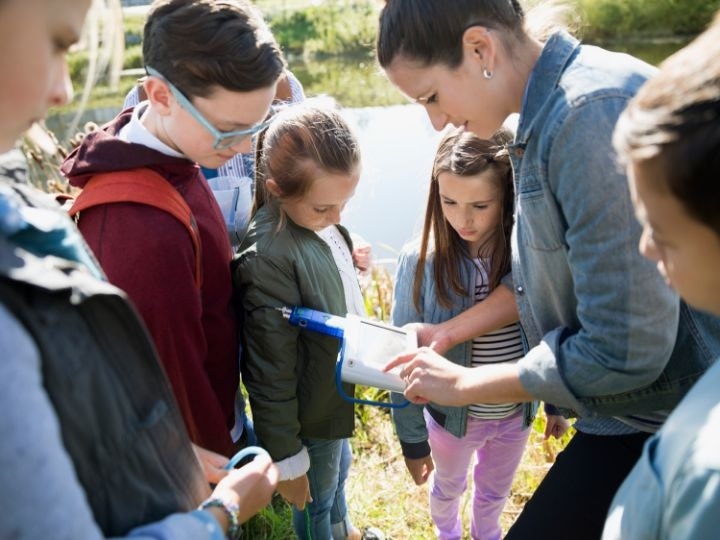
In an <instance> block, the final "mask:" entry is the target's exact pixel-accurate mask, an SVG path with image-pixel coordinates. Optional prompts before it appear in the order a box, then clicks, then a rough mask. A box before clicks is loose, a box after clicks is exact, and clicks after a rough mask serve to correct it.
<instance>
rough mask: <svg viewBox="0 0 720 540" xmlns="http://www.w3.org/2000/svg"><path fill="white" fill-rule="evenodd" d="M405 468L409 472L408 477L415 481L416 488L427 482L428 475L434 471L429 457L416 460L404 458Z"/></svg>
mask: <svg viewBox="0 0 720 540" xmlns="http://www.w3.org/2000/svg"><path fill="white" fill-rule="evenodd" d="M405 466H406V467H407V469H408V471H410V476H412V479H413V480H414V481H415V485H418V486H421V485H423V484H424V483H425V482H427V479H428V478H429V477H430V473H431V472H433V470H434V469H435V464H434V463H433V460H432V457H431V456H426V457H424V458H418V459H411V458H405Z"/></svg>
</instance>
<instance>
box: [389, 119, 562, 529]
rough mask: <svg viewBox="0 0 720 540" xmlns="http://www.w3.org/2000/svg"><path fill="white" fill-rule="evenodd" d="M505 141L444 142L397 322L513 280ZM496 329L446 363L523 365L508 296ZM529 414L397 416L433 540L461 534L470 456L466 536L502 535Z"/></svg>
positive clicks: (405, 274)
mask: <svg viewBox="0 0 720 540" xmlns="http://www.w3.org/2000/svg"><path fill="white" fill-rule="evenodd" d="M511 140H512V135H511V133H510V132H509V131H507V130H504V129H503V130H501V131H498V132H497V133H496V134H494V135H493V137H492V138H491V139H489V140H484V139H480V138H478V137H477V136H476V135H474V134H472V133H469V132H467V131H465V130H464V129H463V128H460V129H458V130H453V131H450V132H449V133H448V134H446V135H445V137H444V138H443V139H442V141H441V142H440V145H439V147H438V151H437V154H436V157H435V163H434V165H433V172H432V178H431V183H430V191H429V196H428V204H427V209H426V213H425V223H424V228H423V233H422V236H421V238H420V241H419V244H418V243H417V242H416V243H415V245H410V246H408V247H406V248H405V249H404V250H403V253H402V255H401V257H400V261H399V264H398V269H397V273H396V285H395V298H394V302H393V312H392V322H393V324H395V325H398V326H400V325H404V324H408V323H430V324H438V323H442V322H444V321H447V320H449V319H451V318H453V317H455V316H456V315H459V314H460V313H462V312H463V311H465V310H466V309H468V308H470V307H471V306H473V305H474V304H475V303H477V302H482V301H483V300H484V299H485V297H486V296H487V295H488V294H489V292H490V291H492V290H493V289H494V288H495V287H498V286H500V284H501V280H502V279H503V278H504V277H505V276H506V275H508V274H509V272H510V231H511V229H512V224H513V184H512V170H511V165H510V159H509V156H508V153H507V150H506V148H505V146H506V144H508V143H509V142H510V141H511ZM493 324H494V326H492V327H489V328H488V332H487V333H485V334H484V335H481V336H477V337H475V338H474V339H473V340H471V341H469V342H466V343H462V344H460V345H458V346H456V347H454V348H453V349H451V350H450V351H448V352H447V358H448V359H450V360H452V361H454V362H456V363H458V364H461V365H463V366H473V367H475V366H477V367H478V369H482V366H483V365H485V364H494V363H498V362H515V361H517V360H518V359H519V358H521V357H522V356H523V354H524V346H523V337H522V330H521V328H520V325H519V323H518V312H517V307H516V305H515V301H514V299H513V297H512V295H509V296H508V299H507V303H506V305H503V306H499V309H498V310H497V320H496V321H494V322H493ZM401 397H402V396H400V395H397V396H394V397H393V399H401ZM535 411H536V404H533V403H527V404H522V403H503V404H486V403H475V404H472V405H470V406H468V407H441V406H439V405H436V404H434V403H428V404H427V405H425V406H424V407H423V406H420V405H410V406H408V407H405V408H402V409H395V410H394V411H393V420H394V422H395V426H396V431H397V434H398V437H399V439H400V443H401V446H402V449H403V456H404V457H405V463H406V465H407V467H408V470H409V472H410V474H411V475H412V477H413V479H414V480H415V483H417V484H418V485H419V484H422V483H424V482H425V481H426V480H427V479H428V477H429V475H430V472H432V471H433V470H434V475H433V479H432V482H431V490H430V513H431V516H432V519H433V522H434V524H435V529H436V533H437V535H438V538H440V539H451V538H452V539H459V538H461V537H462V536H463V528H462V523H461V520H460V517H459V506H460V499H461V496H462V494H463V492H464V491H465V489H466V487H467V477H468V467H469V466H470V463H471V460H472V458H473V454H474V455H475V456H476V463H475V466H474V469H473V484H474V494H473V502H472V522H471V525H470V532H471V537H472V538H473V539H483V540H496V539H499V538H500V537H501V534H502V532H501V529H500V524H499V518H500V514H501V512H502V510H503V507H504V505H505V501H506V499H507V497H508V494H509V492H510V487H511V484H512V480H513V476H514V474H515V470H516V468H517V466H518V464H519V462H520V459H521V457H522V454H523V451H524V448H525V444H526V442H527V437H528V434H529V429H528V426H529V425H530V424H531V422H532V419H533V417H534V415H535ZM566 429H567V421H566V420H565V419H564V418H562V417H560V416H556V415H549V416H548V428H547V430H546V436H547V435H548V434H550V433H552V434H554V435H555V436H558V437H559V436H560V435H561V434H562V433H564V431H565V430H566Z"/></svg>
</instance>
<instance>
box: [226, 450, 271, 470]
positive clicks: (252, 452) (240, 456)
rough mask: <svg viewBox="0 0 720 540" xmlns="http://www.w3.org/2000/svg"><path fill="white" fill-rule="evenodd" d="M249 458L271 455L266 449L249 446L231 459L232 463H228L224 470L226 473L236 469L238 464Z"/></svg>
mask: <svg viewBox="0 0 720 540" xmlns="http://www.w3.org/2000/svg"><path fill="white" fill-rule="evenodd" d="M248 456H267V457H270V454H268V453H267V450H265V449H264V448H260V447H259V446H248V447H246V448H243V449H242V450H240V451H239V452H238V453H237V454H235V455H234V456H233V457H232V458H231V459H230V461H228V464H227V465H225V466H224V467H223V469H225V470H226V471H229V470H230V469H234V468H235V466H236V465H237V464H238V463H240V462H241V461H242V460H243V459H245V458H246V457H248Z"/></svg>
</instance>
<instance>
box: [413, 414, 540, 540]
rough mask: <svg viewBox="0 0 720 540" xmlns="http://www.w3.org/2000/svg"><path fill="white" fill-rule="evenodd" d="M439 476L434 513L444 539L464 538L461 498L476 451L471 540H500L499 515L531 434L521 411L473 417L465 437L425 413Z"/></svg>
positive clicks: (432, 491) (434, 478)
mask: <svg viewBox="0 0 720 540" xmlns="http://www.w3.org/2000/svg"><path fill="white" fill-rule="evenodd" d="M425 422H426V424H427V427H428V435H429V443H430V449H431V451H432V458H433V461H434V462H435V472H434V474H433V476H432V479H431V485H430V515H431V516H432V519H433V522H434V523H435V532H436V533H437V536H438V538H439V539H440V540H456V539H460V538H461V537H462V523H461V522H460V516H459V509H460V497H461V496H462V494H463V493H464V492H465V489H466V488H467V477H468V467H469V466H470V460H471V459H472V456H473V452H474V453H475V455H476V457H477V462H476V464H475V467H474V468H473V484H474V488H475V492H474V494H473V505H472V522H471V526H470V534H471V536H472V538H473V540H499V539H500V537H501V536H502V531H501V529H500V514H501V512H502V510H503V507H504V506H505V501H506V499H507V497H508V495H509V494H510V487H511V486H512V481H513V477H514V475H515V469H517V466H518V464H519V463H520V459H521V458H522V455H523V451H524V449H525V443H526V442H527V438H528V435H529V434H530V430H529V429H528V428H523V425H522V423H523V413H522V410H520V411H518V412H516V413H515V414H513V415H512V416H509V417H508V418H503V419H501V420H487V419H479V418H474V417H471V416H469V417H468V424H467V433H466V434H465V437H463V438H462V439H458V438H457V437H455V436H454V435H451V434H450V433H449V432H448V431H446V430H445V429H444V428H443V427H442V426H440V425H439V424H438V423H437V422H435V420H433V418H432V417H431V416H430V414H429V413H428V412H427V411H425Z"/></svg>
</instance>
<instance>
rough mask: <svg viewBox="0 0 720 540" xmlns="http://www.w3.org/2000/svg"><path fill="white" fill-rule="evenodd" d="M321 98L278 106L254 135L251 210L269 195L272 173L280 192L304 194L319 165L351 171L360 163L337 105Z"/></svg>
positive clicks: (286, 195)
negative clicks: (253, 183) (279, 109)
mask: <svg viewBox="0 0 720 540" xmlns="http://www.w3.org/2000/svg"><path fill="white" fill-rule="evenodd" d="M323 101H324V100H312V99H309V100H306V101H305V102H303V103H300V104H298V105H291V106H287V107H285V108H284V109H283V110H281V111H280V112H279V113H278V114H277V115H276V116H275V118H274V119H273V122H272V123H271V124H270V126H269V127H268V128H267V129H266V130H265V131H263V132H262V133H261V134H260V136H259V137H258V141H257V147H256V154H255V202H254V205H253V210H252V215H255V213H256V212H257V210H258V209H260V207H262V206H263V205H264V204H265V203H266V202H268V201H269V200H271V199H272V198H273V195H272V194H271V193H270V191H269V190H268V189H267V187H266V185H265V184H266V182H267V180H268V179H269V178H272V179H273V180H274V181H275V183H276V184H277V185H278V187H279V188H280V191H281V192H282V196H283V198H288V199H292V198H298V197H302V196H304V195H305V194H306V193H307V192H308V191H309V190H310V186H311V185H312V182H313V180H314V179H315V177H316V176H317V173H318V171H323V172H331V173H340V174H345V173H352V172H353V171H354V170H355V169H356V168H357V166H358V165H359V164H360V146H359V144H358V140H357V137H356V136H355V133H354V131H353V130H352V129H351V128H350V125H349V124H348V123H347V122H346V121H345V119H344V118H343V117H342V115H341V114H340V111H339V110H338V109H337V108H336V107H334V106H329V105H328V104H326V103H322V102H323Z"/></svg>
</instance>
